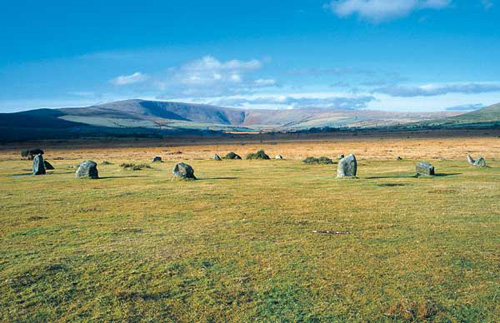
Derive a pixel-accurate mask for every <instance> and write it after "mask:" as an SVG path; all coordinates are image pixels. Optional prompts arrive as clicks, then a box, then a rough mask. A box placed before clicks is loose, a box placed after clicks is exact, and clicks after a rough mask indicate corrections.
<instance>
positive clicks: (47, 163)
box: [43, 160, 54, 170]
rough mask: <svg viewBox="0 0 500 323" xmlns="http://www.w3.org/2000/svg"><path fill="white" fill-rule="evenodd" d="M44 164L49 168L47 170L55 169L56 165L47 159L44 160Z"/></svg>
mask: <svg viewBox="0 0 500 323" xmlns="http://www.w3.org/2000/svg"><path fill="white" fill-rule="evenodd" d="M43 165H44V166H45V169H47V170H53V169H54V166H52V164H51V163H49V162H48V161H46V160H44V161H43Z"/></svg>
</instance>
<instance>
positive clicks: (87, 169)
mask: <svg viewBox="0 0 500 323" xmlns="http://www.w3.org/2000/svg"><path fill="white" fill-rule="evenodd" d="M75 176H76V178H90V179H98V178H99V172H98V171H97V163H95V162H93V161H91V160H86V161H84V162H83V163H81V164H80V166H78V169H77V170H76V173H75Z"/></svg>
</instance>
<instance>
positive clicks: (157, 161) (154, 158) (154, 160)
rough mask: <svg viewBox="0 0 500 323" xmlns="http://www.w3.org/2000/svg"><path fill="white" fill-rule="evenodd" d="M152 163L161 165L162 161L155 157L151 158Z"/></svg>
mask: <svg viewBox="0 0 500 323" xmlns="http://www.w3.org/2000/svg"><path fill="white" fill-rule="evenodd" d="M151 162H152V163H161V162H162V159H161V157H160V156H155V157H153V159H152V160H151Z"/></svg>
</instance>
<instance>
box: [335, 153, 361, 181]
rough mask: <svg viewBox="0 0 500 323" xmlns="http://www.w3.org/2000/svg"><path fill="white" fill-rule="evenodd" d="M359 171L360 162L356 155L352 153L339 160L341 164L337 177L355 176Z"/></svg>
mask: <svg viewBox="0 0 500 323" xmlns="http://www.w3.org/2000/svg"><path fill="white" fill-rule="evenodd" d="M357 172H358V162H357V161H356V156H354V155H353V154H350V155H349V156H347V157H344V158H342V159H341V160H339V165H338V168H337V177H339V178H342V177H354V176H356V174H357Z"/></svg>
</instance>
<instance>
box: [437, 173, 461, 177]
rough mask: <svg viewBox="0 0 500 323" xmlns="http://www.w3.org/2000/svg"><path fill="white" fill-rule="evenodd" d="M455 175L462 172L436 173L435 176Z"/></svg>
mask: <svg viewBox="0 0 500 323" xmlns="http://www.w3.org/2000/svg"><path fill="white" fill-rule="evenodd" d="M457 175H462V173H437V174H436V175H434V176H436V177H446V176H457Z"/></svg>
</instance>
